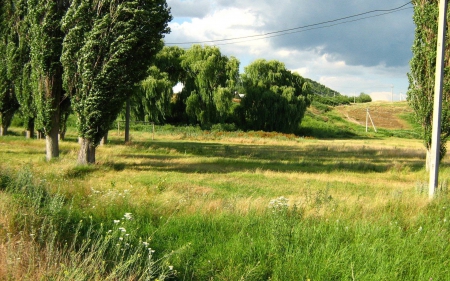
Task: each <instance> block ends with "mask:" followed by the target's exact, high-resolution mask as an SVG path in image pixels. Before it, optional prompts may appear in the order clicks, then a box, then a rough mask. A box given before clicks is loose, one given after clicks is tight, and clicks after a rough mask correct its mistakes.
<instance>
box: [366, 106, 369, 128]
mask: <svg viewBox="0 0 450 281" xmlns="http://www.w3.org/2000/svg"><path fill="white" fill-rule="evenodd" d="M367 123H369V108H367V109H366V133H367Z"/></svg>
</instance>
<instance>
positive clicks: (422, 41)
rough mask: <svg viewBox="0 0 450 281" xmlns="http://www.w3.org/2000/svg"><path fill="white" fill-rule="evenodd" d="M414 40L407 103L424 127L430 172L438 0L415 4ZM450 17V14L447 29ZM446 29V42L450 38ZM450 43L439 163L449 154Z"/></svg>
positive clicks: (415, 2)
mask: <svg viewBox="0 0 450 281" xmlns="http://www.w3.org/2000/svg"><path fill="white" fill-rule="evenodd" d="M412 3H413V4H414V17H413V18H414V23H415V24H416V29H415V39H414V43H413V46H412V52H413V57H412V59H411V61H410V72H409V73H408V79H409V89H408V93H407V100H408V103H409V105H410V106H411V108H412V109H413V110H414V117H415V120H416V121H417V122H418V123H419V124H420V125H421V126H422V138H423V141H424V144H425V147H426V149H427V169H428V164H429V163H428V162H429V161H428V160H429V155H430V149H431V132H432V123H433V104H434V102H433V101H434V83H435V72H436V45H437V30H438V17H439V0H413V1H412ZM449 24H450V14H447V25H449ZM449 30H450V29H449V28H447V34H446V36H447V38H450V36H449V35H450V31H449ZM449 48H450V40H446V47H445V49H446V54H445V59H444V67H445V71H444V80H443V81H444V89H443V101H442V119H441V120H442V123H441V147H440V159H442V158H443V157H444V155H445V153H446V142H447V140H448V138H449V136H450V79H449V78H450V77H449V75H450V69H449V67H450V53H449V51H448V50H449Z"/></svg>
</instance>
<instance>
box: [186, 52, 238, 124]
mask: <svg viewBox="0 0 450 281" xmlns="http://www.w3.org/2000/svg"><path fill="white" fill-rule="evenodd" d="M181 66H182V67H183V69H184V71H185V72H186V76H185V77H184V78H185V79H184V81H182V82H183V84H184V89H183V92H184V93H182V95H184V96H186V97H187V98H186V114H187V116H188V118H189V120H190V121H191V122H192V123H199V124H200V125H201V126H203V127H206V128H210V127H211V125H212V124H216V123H222V122H224V121H225V120H226V118H227V116H228V115H229V113H230V108H231V103H232V98H233V96H234V95H233V90H234V89H235V86H236V84H237V80H238V76H239V61H238V60H237V59H236V58H234V57H231V58H228V57H226V56H224V55H222V54H221V53H220V50H219V48H217V47H209V46H205V47H201V46H199V45H194V46H192V48H190V49H189V50H187V51H186V52H185V53H184V54H183V56H182V61H181Z"/></svg>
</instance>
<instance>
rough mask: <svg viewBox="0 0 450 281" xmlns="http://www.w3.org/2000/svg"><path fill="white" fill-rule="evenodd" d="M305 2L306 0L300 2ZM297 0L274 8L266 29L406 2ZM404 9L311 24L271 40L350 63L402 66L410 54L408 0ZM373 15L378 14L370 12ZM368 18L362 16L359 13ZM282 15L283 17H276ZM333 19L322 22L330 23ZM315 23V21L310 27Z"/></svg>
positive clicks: (282, 27) (278, 28)
mask: <svg viewBox="0 0 450 281" xmlns="http://www.w3.org/2000/svg"><path fill="white" fill-rule="evenodd" d="M305 2H311V3H309V5H306V4H305ZM362 2H363V1H331V0H329V1H316V2H312V1H301V2H298V4H293V5H291V6H285V7H283V8H280V9H278V10H275V11H274V14H275V15H276V16H274V15H272V22H271V23H270V24H267V25H266V28H269V29H273V30H275V29H277V30H280V29H287V28H289V27H288V25H289V26H291V27H299V26H305V25H310V24H316V23H321V22H326V21H330V20H335V19H339V18H343V17H347V16H352V15H356V14H360V13H365V12H368V11H372V10H380V9H392V8H396V7H399V6H401V5H403V4H405V3H406V2H405V1H404V0H398V1H385V0H382V1H371V2H370V3H367V1H364V3H362ZM407 8H409V9H406V10H403V11H398V12H394V13H390V14H386V15H381V14H382V13H384V12H376V13H370V14H366V15H363V16H361V17H357V18H351V19H347V20H344V21H351V20H356V19H361V20H358V21H353V22H348V23H343V24H340V25H335V26H330V27H325V28H322V29H313V30H309V31H304V32H300V33H295V34H291V35H287V36H281V37H277V38H274V39H273V44H274V47H275V48H277V47H292V48H310V49H311V48H316V47H317V46H320V47H321V49H320V52H323V53H328V54H331V55H332V56H333V57H335V58H336V59H339V60H345V61H346V63H347V64H350V65H364V66H373V65H378V64H385V65H387V66H400V65H405V64H407V63H408V61H409V60H410V58H411V51H410V50H411V45H412V42H413V39H414V24H413V21H412V14H413V9H412V5H408V6H407ZM376 15H379V16H376ZM370 16H376V17H371V18H367V19H362V17H370ZM277 18H283V22H279V21H277V20H276V19H277ZM336 23H339V22H333V23H328V24H324V25H323V26H329V25H333V24H336ZM315 27H320V26H315Z"/></svg>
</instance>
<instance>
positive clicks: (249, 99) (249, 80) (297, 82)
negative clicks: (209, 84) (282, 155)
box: [238, 59, 311, 133]
mask: <svg viewBox="0 0 450 281" xmlns="http://www.w3.org/2000/svg"><path fill="white" fill-rule="evenodd" d="M242 84H243V87H244V89H245V93H244V94H245V96H244V98H243V99H242V101H241V104H240V107H239V108H238V110H239V113H240V115H241V122H242V124H241V125H242V126H244V127H246V128H247V129H252V130H264V131H278V132H285V133H292V132H295V130H296V129H298V126H299V123H300V122H301V120H302V118H303V116H304V114H305V112H306V108H307V107H308V106H309V104H310V103H311V94H310V92H309V89H308V83H307V82H306V81H305V80H304V79H303V78H302V77H301V76H300V75H298V74H296V73H292V72H291V71H289V70H287V69H286V68H285V66H284V64H283V63H281V62H278V61H266V60H262V59H261V60H256V61H255V62H253V63H252V64H250V65H249V66H247V67H246V68H245V73H244V74H243V75H242Z"/></svg>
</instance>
